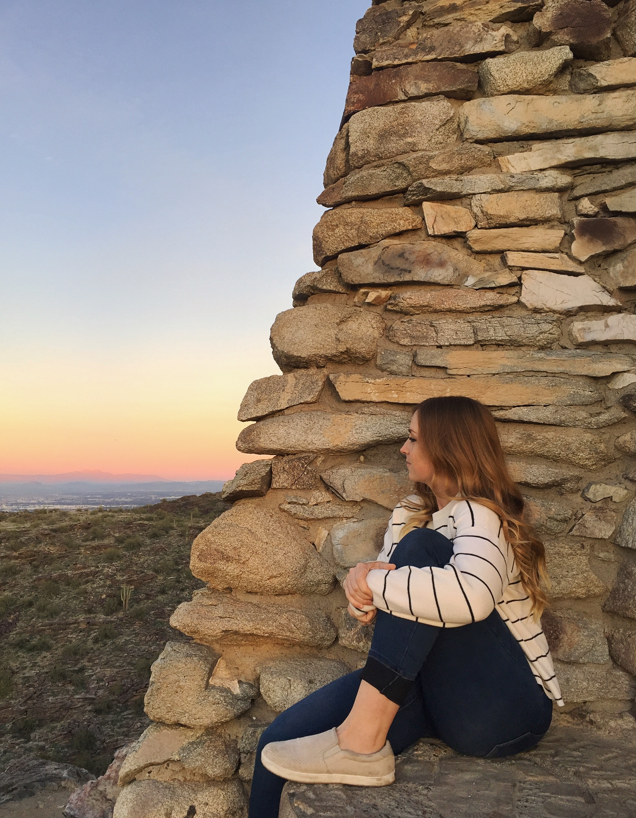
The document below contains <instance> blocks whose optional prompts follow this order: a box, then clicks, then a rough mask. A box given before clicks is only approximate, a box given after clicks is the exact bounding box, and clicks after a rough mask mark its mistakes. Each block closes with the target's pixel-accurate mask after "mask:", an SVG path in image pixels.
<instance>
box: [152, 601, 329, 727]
mask: <svg viewBox="0 0 636 818" xmlns="http://www.w3.org/2000/svg"><path fill="white" fill-rule="evenodd" d="M170 624H171V625H172V627H173V628H177V630H180V631H181V632H182V633H185V634H186V635H187V636H191V637H192V638H193V639H198V640H200V641H201V642H206V643H210V642H213V643H215V644H217V643H222V644H225V643H228V644H244V643H246V642H253V641H258V642H262V641H263V640H265V641H271V642H278V643H282V644H286V645H305V646H308V647H312V648H328V647H329V645H331V644H332V643H333V641H334V639H335V638H336V631H335V628H334V626H333V622H332V621H331V619H330V618H329V617H328V616H327V614H325V613H323V612H322V611H319V610H311V609H302V610H301V609H300V608H290V607H289V606H288V605H275V604H272V603H269V602H260V601H258V602H246V601H245V600H242V599H239V598H238V597H234V596H230V595H228V594H214V593H211V592H210V591H206V590H203V589H201V590H199V591H195V592H194V594H193V595H192V602H182V603H181V605H179V607H178V608H177V610H176V611H175V612H174V613H173V614H172V616H171V617H170ZM151 681H152V680H151ZM241 684H243V683H241ZM250 687H251V686H250ZM248 706H249V705H248ZM244 709H247V708H244ZM240 712H243V711H242V710H241V711H240ZM149 715H150V714H149ZM236 715H238V714H236ZM151 718H152V716H151ZM159 720H160V719H159ZM164 721H165V719H164ZM182 723H186V722H182Z"/></svg>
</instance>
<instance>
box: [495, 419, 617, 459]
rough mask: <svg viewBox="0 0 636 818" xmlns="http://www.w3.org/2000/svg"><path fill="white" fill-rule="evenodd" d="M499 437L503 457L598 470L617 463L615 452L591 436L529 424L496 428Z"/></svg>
mask: <svg viewBox="0 0 636 818" xmlns="http://www.w3.org/2000/svg"><path fill="white" fill-rule="evenodd" d="M498 428H499V437H500V439H501V443H502V446H503V449H504V452H506V454H511V455H515V456H519V457H544V458H546V459H548V460H556V461H561V462H563V463H569V464H570V465H572V466H580V467H581V468H583V469H592V470H593V469H598V468H600V467H601V466H604V465H606V464H607V463H611V462H612V461H614V460H616V457H617V455H616V452H614V451H613V449H612V448H610V446H609V445H608V444H607V443H606V441H605V440H603V438H601V437H600V436H599V435H598V434H594V433H593V432H582V431H581V430H580V429H567V428H561V427H554V428H549V427H541V426H532V425H529V424H512V423H504V424H499V427H498Z"/></svg>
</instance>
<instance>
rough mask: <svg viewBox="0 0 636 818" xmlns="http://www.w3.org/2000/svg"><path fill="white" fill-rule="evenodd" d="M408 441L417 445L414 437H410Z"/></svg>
mask: <svg viewBox="0 0 636 818" xmlns="http://www.w3.org/2000/svg"><path fill="white" fill-rule="evenodd" d="M407 439H408V440H410V441H411V443H415V438H414V437H409V438H407Z"/></svg>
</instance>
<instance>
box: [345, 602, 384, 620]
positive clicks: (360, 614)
mask: <svg viewBox="0 0 636 818" xmlns="http://www.w3.org/2000/svg"><path fill="white" fill-rule="evenodd" d="M347 611H348V612H349V616H352V617H353V618H354V619H357V620H358V622H359V623H360V624H361V625H370V624H371V623H372V622H373V620H374V619H375V615H376V614H377V612H378V609H377V608H374V609H373V610H372V611H359V610H358V609H357V608H354V607H353V605H352V604H351V603H349V607H348V608H347Z"/></svg>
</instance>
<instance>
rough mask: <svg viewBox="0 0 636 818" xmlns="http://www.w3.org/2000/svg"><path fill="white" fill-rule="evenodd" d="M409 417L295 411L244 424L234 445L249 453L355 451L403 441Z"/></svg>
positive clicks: (406, 415) (407, 414) (405, 415)
mask: <svg viewBox="0 0 636 818" xmlns="http://www.w3.org/2000/svg"><path fill="white" fill-rule="evenodd" d="M410 420H411V413H410V412H408V413H407V412H387V411H382V412H380V413H379V414H363V413H362V412H343V413H333V412H296V413H295V414H293V415H285V416H284V417H274V418H265V420H261V421H259V422H258V423H254V424H252V425H251V426H248V427H247V429H243V431H242V432H241V434H240V435H239V438H238V440H237V442H236V448H237V449H238V450H239V451H240V452H248V453H251V454H302V453H303V452H315V453H327V452H359V451H363V450H364V449H368V448H370V447H371V446H379V445H380V444H382V443H397V442H398V441H402V442H403V441H404V440H405V439H406V437H407V435H408V429H409V422H410Z"/></svg>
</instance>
